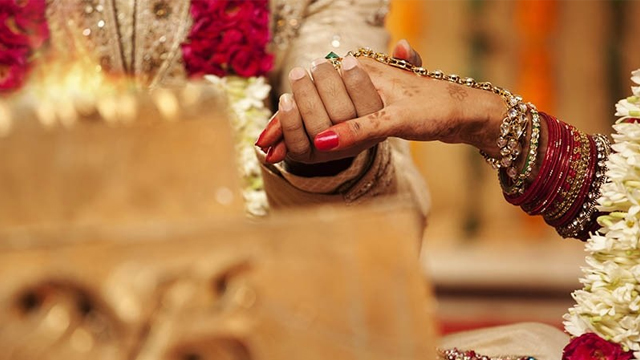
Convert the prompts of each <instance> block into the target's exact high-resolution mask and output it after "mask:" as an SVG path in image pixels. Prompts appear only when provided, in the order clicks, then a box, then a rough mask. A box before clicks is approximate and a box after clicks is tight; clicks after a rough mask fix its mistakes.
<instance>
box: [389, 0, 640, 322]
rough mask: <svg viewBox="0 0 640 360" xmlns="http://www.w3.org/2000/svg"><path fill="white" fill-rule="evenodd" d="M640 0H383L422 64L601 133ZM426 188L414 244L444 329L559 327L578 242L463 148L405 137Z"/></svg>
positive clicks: (394, 27)
mask: <svg viewBox="0 0 640 360" xmlns="http://www.w3.org/2000/svg"><path fill="white" fill-rule="evenodd" d="M638 18H640V1H634V0H629V1H620V0H580V1H578V0H538V1H535V0H528V1H527V0H512V1H508V0H502V1H499V0H448V1H446V0H440V1H434V0H391V13H390V15H389V18H388V27H389V30H390V31H391V33H392V36H393V42H392V44H393V43H395V41H397V40H399V39H402V38H404V39H407V40H408V41H409V42H410V43H411V44H412V45H413V46H414V47H415V48H416V49H417V50H418V51H419V52H420V53H421V54H422V58H423V65H424V67H426V68H427V69H430V70H434V69H441V70H443V71H444V72H445V73H456V74H458V75H461V76H471V77H473V78H475V79H476V80H478V81H491V82H492V83H494V84H496V85H499V86H502V87H504V88H507V89H509V90H511V91H513V92H515V93H518V94H520V95H522V96H523V97H524V99H525V100H527V101H530V102H532V103H534V104H536V105H537V107H538V109H540V110H542V111H545V112H548V113H551V114H554V115H556V116H557V117H558V118H560V119H561V120H564V121H566V122H568V123H571V124H574V125H577V126H578V127H579V128H581V129H582V130H583V131H586V132H589V133H595V132H603V133H610V132H611V131H610V126H611V124H612V123H613V122H614V121H615V120H616V118H615V116H614V112H615V109H614V104H615V103H616V102H617V101H618V100H619V99H621V98H624V97H627V96H629V94H630V93H631V92H630V85H631V82H630V80H629V77H630V73H631V71H632V70H634V69H637V68H640V43H639V42H638V34H640V22H638V21H637V19H638ZM412 147H413V153H414V158H415V160H416V162H417V163H418V165H419V167H420V169H421V171H422V172H423V174H424V177H425V178H426V179H427V181H428V184H429V186H430V188H431V193H432V211H431V216H430V217H429V224H428V228H427V230H426V233H425V241H424V246H423V255H424V256H423V263H424V268H425V271H426V272H427V273H428V275H429V278H430V279H431V280H432V281H433V283H434V285H435V287H436V290H437V294H438V297H439V299H440V308H439V316H440V318H441V319H440V320H441V327H442V331H443V332H445V333H447V332H450V331H456V330H464V329H471V328H476V327H479V326H486V325H495V324H502V323H508V322H514V321H529V320H532V321H541V322H546V323H549V324H552V325H554V326H558V327H562V315H563V314H564V313H565V312H566V310H567V308H568V307H570V306H572V304H573V300H572V299H571V296H570V293H571V291H572V290H574V289H577V288H579V287H580V284H579V282H578V278H579V277H580V275H581V272H580V266H581V265H582V264H583V263H584V251H583V244H582V243H581V242H580V241H578V240H573V239H562V238H560V237H559V236H558V235H557V234H556V233H555V231H554V230H553V229H552V228H549V227H547V226H546V225H545V224H544V222H543V221H542V219H540V218H531V217H528V216H527V215H526V214H525V213H524V212H522V211H520V209H519V208H516V207H513V206H511V205H509V204H508V203H507V202H506V201H504V199H503V198H502V195H501V192H500V187H499V184H498V181H497V177H496V174H495V172H494V171H493V170H492V169H491V168H490V167H489V166H488V165H487V164H486V163H485V162H484V160H483V158H482V157H481V156H480V155H479V154H478V152H477V151H474V150H473V149H471V148H467V147H465V146H454V145H447V144H442V143H414V144H413V145H412Z"/></svg>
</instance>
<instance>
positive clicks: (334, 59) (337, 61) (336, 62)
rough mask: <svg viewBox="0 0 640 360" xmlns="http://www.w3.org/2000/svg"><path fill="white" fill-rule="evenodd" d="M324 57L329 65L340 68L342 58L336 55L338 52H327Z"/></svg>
mask: <svg viewBox="0 0 640 360" xmlns="http://www.w3.org/2000/svg"><path fill="white" fill-rule="evenodd" d="M324 58H325V59H327V60H329V62H330V63H331V65H333V67H334V68H335V69H336V70H339V69H340V65H342V58H341V57H340V56H338V54H336V53H334V52H333V51H332V52H330V53H328V54H327V56H325V57H324Z"/></svg>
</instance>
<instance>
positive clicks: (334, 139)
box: [313, 130, 340, 151]
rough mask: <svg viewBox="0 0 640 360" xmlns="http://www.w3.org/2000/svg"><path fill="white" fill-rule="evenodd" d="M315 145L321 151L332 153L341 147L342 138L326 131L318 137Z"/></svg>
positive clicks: (314, 142)
mask: <svg viewBox="0 0 640 360" xmlns="http://www.w3.org/2000/svg"><path fill="white" fill-rule="evenodd" d="M313 145H314V146H315V147H316V149H318V150H320V151H330V150H333V149H335V148H337V147H338V145H340V138H339V136H338V134H337V133H336V132H335V131H332V130H325V131H323V132H321V133H319V134H318V135H316V137H315V138H314V139H313Z"/></svg>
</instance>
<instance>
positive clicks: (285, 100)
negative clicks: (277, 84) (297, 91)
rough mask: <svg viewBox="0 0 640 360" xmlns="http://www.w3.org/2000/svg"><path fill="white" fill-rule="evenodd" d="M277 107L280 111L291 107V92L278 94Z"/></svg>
mask: <svg viewBox="0 0 640 360" xmlns="http://www.w3.org/2000/svg"><path fill="white" fill-rule="evenodd" d="M279 107H280V110H282V111H291V109H293V100H292V99H291V94H282V95H281V96H280V105H279Z"/></svg>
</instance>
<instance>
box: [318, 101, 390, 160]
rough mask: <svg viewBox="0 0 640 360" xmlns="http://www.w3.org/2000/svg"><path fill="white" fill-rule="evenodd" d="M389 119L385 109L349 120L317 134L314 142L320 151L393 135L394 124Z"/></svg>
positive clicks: (333, 149) (338, 148) (343, 147)
mask: <svg viewBox="0 0 640 360" xmlns="http://www.w3.org/2000/svg"><path fill="white" fill-rule="evenodd" d="M389 120H390V119H387V118H385V112H384V110H381V111H378V112H375V113H373V114H370V115H367V116H365V117H359V118H356V119H353V120H348V121H345V122H342V123H340V124H337V125H334V126H332V127H330V128H328V129H327V130H325V131H323V132H321V133H319V134H318V135H316V137H315V138H314V139H313V144H314V146H315V147H316V149H318V150H320V151H337V150H344V149H348V148H351V147H354V146H358V145H361V144H363V143H365V142H369V141H371V140H380V139H384V138H386V137H388V136H392V132H393V127H392V125H393V124H392V122H391V121H389Z"/></svg>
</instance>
